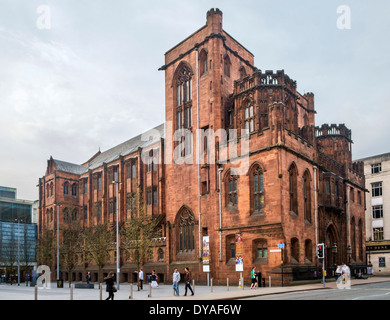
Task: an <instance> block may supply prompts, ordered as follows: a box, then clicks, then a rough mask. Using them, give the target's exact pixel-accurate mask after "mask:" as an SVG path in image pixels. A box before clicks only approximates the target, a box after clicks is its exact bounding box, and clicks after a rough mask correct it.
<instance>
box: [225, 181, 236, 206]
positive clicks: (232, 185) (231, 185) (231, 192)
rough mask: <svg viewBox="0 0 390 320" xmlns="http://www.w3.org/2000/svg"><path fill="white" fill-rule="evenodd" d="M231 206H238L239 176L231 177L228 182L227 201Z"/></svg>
mask: <svg viewBox="0 0 390 320" xmlns="http://www.w3.org/2000/svg"><path fill="white" fill-rule="evenodd" d="M226 203H227V204H228V205H230V206H237V203H238V198H237V176H233V175H230V177H229V180H228V182H227V201H226Z"/></svg>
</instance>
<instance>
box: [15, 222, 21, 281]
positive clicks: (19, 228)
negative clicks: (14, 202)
mask: <svg viewBox="0 0 390 320" xmlns="http://www.w3.org/2000/svg"><path fill="white" fill-rule="evenodd" d="M15 220H16V221H17V222H18V286H20V218H16V219H15Z"/></svg>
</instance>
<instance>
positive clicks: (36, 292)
mask: <svg viewBox="0 0 390 320" xmlns="http://www.w3.org/2000/svg"><path fill="white" fill-rule="evenodd" d="M34 300H38V285H35V287H34Z"/></svg>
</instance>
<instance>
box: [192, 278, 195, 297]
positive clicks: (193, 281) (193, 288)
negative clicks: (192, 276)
mask: <svg viewBox="0 0 390 320" xmlns="http://www.w3.org/2000/svg"><path fill="white" fill-rule="evenodd" d="M192 290H193V291H194V294H195V280H192Z"/></svg>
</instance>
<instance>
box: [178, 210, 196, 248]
mask: <svg viewBox="0 0 390 320" xmlns="http://www.w3.org/2000/svg"><path fill="white" fill-rule="evenodd" d="M195 222H196V221H195V217H194V215H193V214H192V212H191V211H190V210H189V209H188V208H186V207H183V208H182V209H181V210H180V212H179V213H178V218H177V225H178V243H179V246H178V251H179V252H183V251H187V252H188V251H194V250H195Z"/></svg>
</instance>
